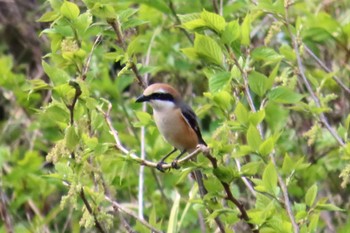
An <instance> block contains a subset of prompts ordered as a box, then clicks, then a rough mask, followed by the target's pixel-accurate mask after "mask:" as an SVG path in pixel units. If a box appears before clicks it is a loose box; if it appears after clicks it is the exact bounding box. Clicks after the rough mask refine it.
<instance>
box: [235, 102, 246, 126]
mask: <svg viewBox="0 0 350 233" xmlns="http://www.w3.org/2000/svg"><path fill="white" fill-rule="evenodd" d="M234 114H235V116H236V118H237V121H238V122H239V123H241V124H242V125H245V124H246V123H247V122H248V120H249V112H248V110H247V109H246V107H244V105H243V104H242V103H241V102H238V103H237V106H236V109H235V112H234Z"/></svg>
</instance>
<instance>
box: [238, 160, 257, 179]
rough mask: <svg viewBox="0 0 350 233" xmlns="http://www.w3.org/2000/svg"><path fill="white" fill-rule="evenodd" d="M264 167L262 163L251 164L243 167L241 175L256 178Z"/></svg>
mask: <svg viewBox="0 0 350 233" xmlns="http://www.w3.org/2000/svg"><path fill="white" fill-rule="evenodd" d="M261 166H262V163H261V162H249V163H246V164H244V165H243V166H242V168H241V173H242V175H244V176H254V175H256V174H257V173H258V172H259V170H260V168H261Z"/></svg>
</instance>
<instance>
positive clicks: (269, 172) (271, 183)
mask: <svg viewBox="0 0 350 233" xmlns="http://www.w3.org/2000/svg"><path fill="white" fill-rule="evenodd" d="M262 181H263V184H264V187H265V188H266V191H268V192H269V193H270V194H273V195H276V190H277V172H276V169H275V167H274V165H273V164H272V163H271V162H270V163H269V164H268V165H267V166H266V168H265V170H264V173H263V176H262Z"/></svg>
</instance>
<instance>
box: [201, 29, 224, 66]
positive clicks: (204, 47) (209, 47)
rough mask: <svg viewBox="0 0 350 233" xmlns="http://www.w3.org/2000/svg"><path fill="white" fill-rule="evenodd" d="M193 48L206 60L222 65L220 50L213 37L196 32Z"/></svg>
mask: <svg viewBox="0 0 350 233" xmlns="http://www.w3.org/2000/svg"><path fill="white" fill-rule="evenodd" d="M194 48H195V50H196V52H197V54H198V55H200V56H201V57H203V58H204V59H206V60H207V61H209V62H212V63H214V64H216V65H219V66H221V65H222V59H223V54H222V50H221V48H220V46H219V45H218V43H217V42H216V41H215V40H214V39H212V38H210V37H208V36H203V35H201V34H198V33H197V34H196V38H195V40H194Z"/></svg>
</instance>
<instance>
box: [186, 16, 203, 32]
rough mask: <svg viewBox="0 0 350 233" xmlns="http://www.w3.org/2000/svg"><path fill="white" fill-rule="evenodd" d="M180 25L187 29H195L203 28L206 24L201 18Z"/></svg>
mask: <svg viewBox="0 0 350 233" xmlns="http://www.w3.org/2000/svg"><path fill="white" fill-rule="evenodd" d="M182 26H183V27H184V28H186V29H187V30H191V31H192V30H196V29H198V28H203V27H205V26H207V24H206V23H205V21H204V20H203V19H200V18H199V19H194V20H191V21H188V22H186V23H183V24H182Z"/></svg>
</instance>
